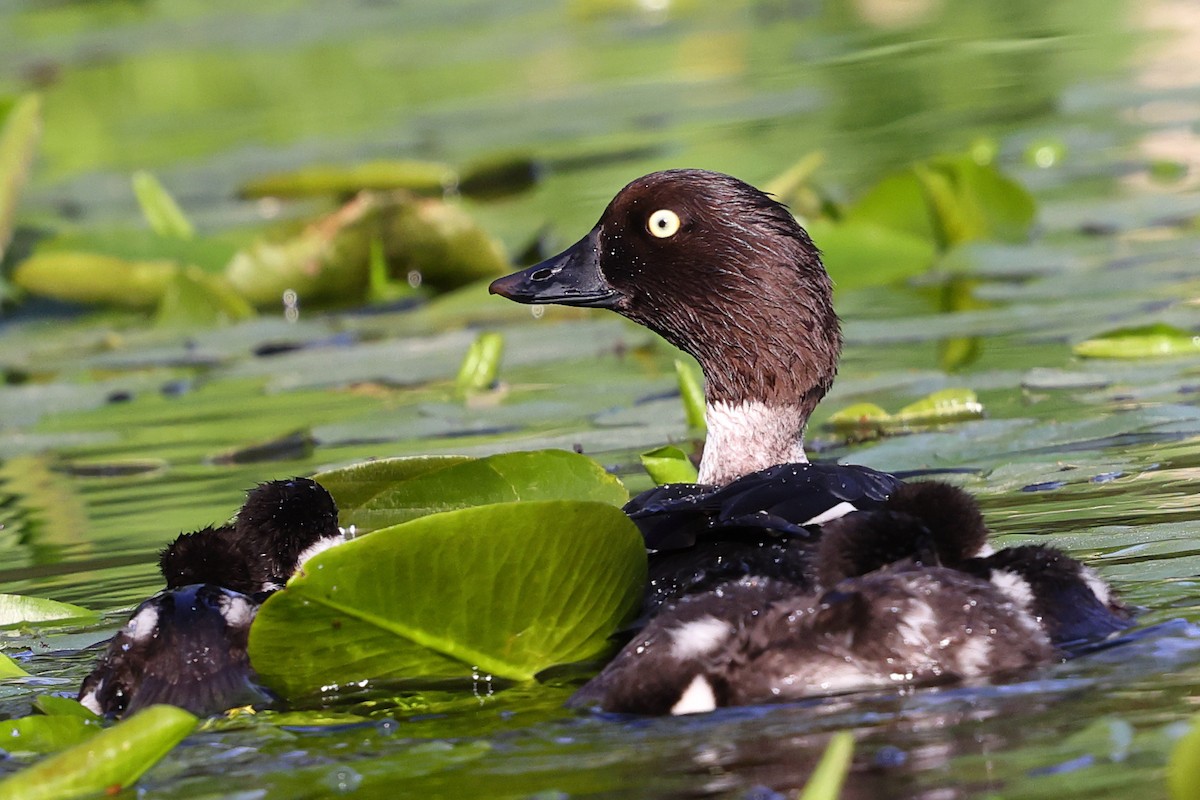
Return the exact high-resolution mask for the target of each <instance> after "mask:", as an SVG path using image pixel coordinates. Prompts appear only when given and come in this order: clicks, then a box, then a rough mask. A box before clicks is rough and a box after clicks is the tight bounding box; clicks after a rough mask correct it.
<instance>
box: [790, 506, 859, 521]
mask: <svg viewBox="0 0 1200 800" xmlns="http://www.w3.org/2000/svg"><path fill="white" fill-rule="evenodd" d="M852 511H858V509H857V508H855V507H854V504H853V503H847V502H846V501H844V500H843V501H842V502H840V503H838V504H837V505H836V506H834V507H833V508H830V509H826V510H825V511H822V512H821V513H820V514H817V515H816V516H815V517H813V518H812V519H810V520H806V521H804V522H801V523H800V524H801V525H824V524H825V523H826V522H832V521H833V520H835V519H837V518H838V517H844V516H846V515H847V514H849V513H850V512H852Z"/></svg>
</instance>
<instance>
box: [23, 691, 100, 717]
mask: <svg viewBox="0 0 1200 800" xmlns="http://www.w3.org/2000/svg"><path fill="white" fill-rule="evenodd" d="M33 707H34V709H35V710H37V711H40V712H42V713H43V714H45V715H47V716H53V717H79V718H81V719H100V717H99V716H97V715H96V713H95V712H94V711H92V710H91V709H90V708H88V707H87V706H85V705H83V704H82V703H80V702H79V701H78V700H76V699H74V698H72V697H59V696H58V695H56V694H39V695H38V696H37V698H36V699H35V700H34V701H33Z"/></svg>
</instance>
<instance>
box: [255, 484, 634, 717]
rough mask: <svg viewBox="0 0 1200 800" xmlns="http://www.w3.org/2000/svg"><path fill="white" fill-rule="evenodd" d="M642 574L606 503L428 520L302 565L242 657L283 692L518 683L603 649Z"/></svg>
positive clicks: (477, 511) (624, 520)
mask: <svg viewBox="0 0 1200 800" xmlns="http://www.w3.org/2000/svg"><path fill="white" fill-rule="evenodd" d="M645 578H646V557H645V551H644V547H643V544H642V537H641V535H640V534H639V533H638V531H637V528H635V527H634V525H633V523H632V522H630V521H629V519H628V517H626V516H625V514H624V513H623V512H622V511H621V510H620V509H618V508H614V507H612V506H609V505H605V504H603V503H575V502H521V503H501V504H497V505H489V506H481V507H477V508H466V509H462V510H459V511H451V512H448V513H444V514H436V515H431V516H426V517H422V518H420V519H417V520H413V521H412V522H408V523H405V524H403V525H397V526H395V527H391V528H387V529H385V530H382V531H377V532H375V533H373V534H371V535H369V536H363V537H360V538H357V539H354V540H352V541H350V542H348V543H346V544H345V545H342V546H340V547H335V548H333V549H331V550H326V551H325V552H323V553H320V554H318V555H317V556H316V557H314V558H313V559H312V560H311V561H309V562H307V563H306V564H305V567H304V569H303V570H302V572H301V573H300V574H299V575H297V576H296V577H295V578H293V579H292V580H291V581H290V582H289V583H288V585H287V587H286V588H285V589H284V590H283V591H280V592H278V593H276V594H274V595H272V596H271V598H270V599H269V600H267V602H266V604H264V605H263V607H262V609H261V610H260V611H259V613H258V616H257V618H256V619H255V621H254V625H253V627H252V628H251V631H250V659H251V662H252V663H253V664H254V667H255V670H256V671H257V672H258V674H259V677H260V678H261V679H262V680H263V681H264V682H265V683H266V684H267V685H268V686H270V687H271V688H273V689H275V690H277V691H279V692H281V693H282V694H284V695H285V696H288V697H296V696H300V695H306V694H310V693H315V692H318V691H321V690H322V689H323V688H324V689H326V690H327V689H328V688H329V687H335V686H338V685H341V684H354V683H358V682H361V681H396V680H413V681H420V680H426V681H429V680H437V679H453V678H461V679H467V678H470V676H471V675H472V674H473V673H477V672H483V673H486V674H489V675H493V676H496V677H502V678H510V679H514V680H528V679H530V678H532V677H533V676H534V675H536V674H537V673H538V672H540V671H542V670H544V669H547V668H548V667H551V666H554V665H557V664H568V663H573V662H577V661H582V660H584V659H587V658H591V657H594V656H596V655H598V654H599V653H601V652H602V651H603V650H605V649H606V647H608V637H609V636H610V635H611V634H612V633H613V632H614V631H615V630H616V629H617V627H618V626H619V625H620V624H622V623H623V622H624V621H626V620H627V619H628V617H629V616H630V615H632V614H633V613H635V612H636V610H637V608H638V605H639V603H640V598H641V592H642V587H643V583H644V581H645Z"/></svg>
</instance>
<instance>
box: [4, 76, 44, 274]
mask: <svg viewBox="0 0 1200 800" xmlns="http://www.w3.org/2000/svg"><path fill="white" fill-rule="evenodd" d="M41 135H42V99H41V97H39V96H38V95H36V94H27V95H25V96H24V97H22V98H21V99H20V100H18V101H17V103H16V105H14V106H13V108H12V109H11V110H10V111H9V112H8V116H7V117H5V118H4V125H3V127H0V260H3V259H4V251H5V250H6V249H7V247H8V242H9V240H10V239H11V238H12V232H13V226H14V223H15V219H16V209H17V198H18V197H19V196H20V194H21V190H22V189H24V188H25V182H26V181H27V180H28V179H29V168H30V167H31V166H32V165H33V157H34V154H35V153H36V152H37V145H38V140H39V139H40V138H41Z"/></svg>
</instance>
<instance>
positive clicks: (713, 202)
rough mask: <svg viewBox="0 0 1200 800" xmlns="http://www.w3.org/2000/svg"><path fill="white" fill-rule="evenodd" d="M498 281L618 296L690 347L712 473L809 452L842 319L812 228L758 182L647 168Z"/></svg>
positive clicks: (613, 303) (533, 292)
mask: <svg viewBox="0 0 1200 800" xmlns="http://www.w3.org/2000/svg"><path fill="white" fill-rule="evenodd" d="M490 290H491V292H492V293H493V294H499V295H502V296H504V297H507V298H509V299H512V300H516V301H517V302H521V303H559V304H563V305H575V306H590V307H598V308H609V309H612V310H614V311H616V312H617V313H619V314H622V315H623V316H625V317H628V318H629V319H631V320H633V321H635V322H638V323H640V324H642V325H644V326H646V327H647V328H650V329H651V330H653V331H655V332H656V333H658V334H660V335H662V336H663V337H664V338H665V339H667V341H669V342H671V343H672V344H674V345H675V346H677V347H679V348H681V349H682V350H685V351H686V352H688V353H690V354H691V355H693V356H694V357H695V358H696V359H697V360H698V361H699V362H700V366H701V367H702V368H703V370H704V375H705V379H706V388H705V394H706V400H707V405H708V409H707V411H708V414H707V416H708V423H709V444H708V449H707V450H706V453H705V457H704V461H703V462H702V463H701V469H700V472H701V475H700V479H701V481H702V482H704V483H716V484H723V483H727V482H728V481H730V480H733V479H734V478H736V477H739V476H740V475H744V474H746V473H749V472H753V471H755V470H758V469H762V468H765V467H768V466H772V465H774V464H778V463H786V462H790V461H804V460H806V459H805V456H804V449H803V440H802V439H803V433H804V426H805V424H806V423H807V421H808V417H809V415H810V414H811V413H812V410H813V408H814V407H815V406H816V404H817V402H818V401H820V399H821V398H822V397H823V396H824V395H825V393H826V392H827V391H828V389H829V387H830V385H831V384H832V382H833V378H834V375H835V374H836V372H837V361H838V356H839V353H840V351H841V343H842V340H841V329H840V326H839V323H838V318H837V315H836V314H835V313H834V311H833V304H832V285H831V283H830V280H829V275H828V274H827V273H826V272H825V268H824V266H823V265H822V264H821V258H820V253H819V252H818V250H817V248H816V246H815V245H814V244H813V242H812V239H810V238H809V236H808V234H807V233H806V232H805V231H804V229H803V228H802V227H800V225H799V224H798V223H797V222H796V220H795V219H794V218H793V217H792V215H791V214H790V213H789V212H788V210H787V208H785V207H784V206H783V205H781V204H780V203H778V202H776V201H774V200H772V199H771V198H770V197H768V196H767V195H765V194H764V193H762V192H761V191H759V190H758V189H755V188H754V187H753V186H750V185H749V184H746V183H743V182H742V181H740V180H737V179H736V178H732V177H730V176H728V175H722V174H720V173H716V172H706V171H703V170H691V169H688V170H668V171H665V172H656V173H653V174H651V175H646V176H645V177H642V178H638V179H637V180H635V181H633V182H632V183H630V184H629V185H628V186H626V187H625V188H624V189H622V190H621V191H620V192H619V193H618V194H617V196H616V197H615V198H613V200H612V202H611V203H609V205H608V208H606V209H605V211H604V214H603V215H602V216H601V218H600V221H599V222H598V223H597V224H596V226H595V227H594V228H592V230H591V232H589V233H588V234H587V235H586V236H584V237H583V238H582V239H581V240H579V242H577V243H576V244H574V245H573V246H571V247H570V248H568V249H567V250H565V251H564V252H562V253H560V254H559V255H557V256H553V257H552V258H549V259H547V260H546V261H543V262H542V263H540V264H536V265H534V266H532V267H530V268H528V269H526V270H523V271H521V272H517V273H514V274H512V275H509V276H507V277H504V278H500V279H498V280H496V281H494V282H493V283H492V285H491V289H490ZM709 451H711V453H710V452H709Z"/></svg>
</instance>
